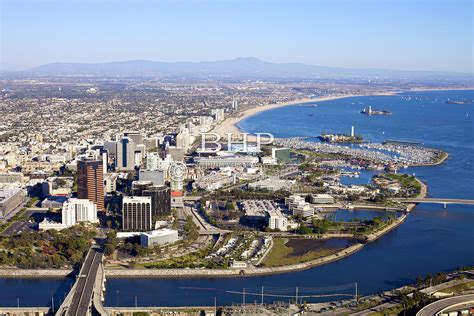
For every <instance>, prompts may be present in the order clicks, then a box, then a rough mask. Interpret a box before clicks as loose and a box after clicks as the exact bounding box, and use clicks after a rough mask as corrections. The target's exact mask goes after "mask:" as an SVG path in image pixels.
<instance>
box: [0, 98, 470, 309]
mask: <svg viewBox="0 0 474 316" xmlns="http://www.w3.org/2000/svg"><path fill="white" fill-rule="evenodd" d="M402 97H404V98H402ZM405 97H411V98H410V99H409V100H407V99H405ZM447 98H450V99H451V100H459V99H463V98H467V99H474V95H473V92H472V91H437V92H418V93H409V94H401V95H400V96H388V97H387V96H380V97H356V98H347V99H340V100H334V101H326V102H318V103H317V104H318V106H317V107H314V106H313V105H311V104H310V105H300V106H291V107H284V108H279V109H275V110H272V111H267V112H263V113H260V114H258V115H256V116H253V117H251V118H249V119H247V120H245V121H243V122H242V123H241V128H242V129H244V130H245V131H247V132H271V133H274V134H275V136H277V137H293V136H317V135H319V134H320V133H321V132H346V133H348V132H350V127H351V126H352V125H354V126H355V128H356V133H360V134H362V135H363V136H364V138H365V139H367V140H371V141H383V140H385V139H399V140H409V141H416V142H420V143H423V144H425V145H427V146H432V147H437V148H441V149H444V150H446V151H447V152H449V154H450V158H449V159H448V160H447V161H446V163H444V164H443V165H441V166H437V167H432V168H409V169H407V170H406V171H405V172H407V173H415V174H416V175H417V177H419V178H420V179H422V180H423V181H425V182H426V183H428V186H429V195H431V196H435V197H446V198H471V199H474V169H473V165H474V134H473V128H474V124H473V123H474V122H473V118H472V117H473V116H474V105H449V104H445V100H446V99H447ZM369 105H372V107H373V108H375V109H385V110H388V111H391V112H392V113H393V115H391V116H373V117H369V116H365V115H362V114H359V111H360V110H362V109H363V108H364V107H367V106H369ZM311 114H312V116H310V115H311ZM370 176H371V175H370V174H367V175H361V178H359V179H360V180H358V179H354V178H348V179H347V181H348V182H347V183H354V181H360V183H361V184H365V183H367V180H368V179H369V178H370ZM344 181H346V180H344ZM473 228H474V207H473V206H463V205H450V206H448V208H447V209H446V210H445V209H443V207H442V206H441V205H430V204H423V205H420V206H418V207H417V208H416V209H415V211H414V212H412V213H411V214H410V215H409V216H408V218H407V220H406V222H405V223H404V224H403V225H401V226H399V227H398V228H397V229H395V230H393V231H392V232H391V233H390V234H387V235H385V236H384V237H382V238H381V239H379V240H377V241H375V242H373V243H370V244H368V245H367V246H366V247H364V248H363V249H362V250H361V251H359V252H357V253H356V254H354V255H352V256H350V257H348V258H345V259H342V260H340V261H337V262H334V263H331V264H327V265H324V266H321V267H315V268H312V269H309V270H305V271H300V272H294V273H287V274H279V275H272V276H262V277H242V278H216V279H209V278H191V279H150V278H143V279H108V281H107V291H106V305H109V306H112V305H128V306H133V305H134V304H135V296H137V300H138V304H139V305H142V306H150V305H168V306H178V305H213V304H214V297H217V302H218V304H223V303H227V304H229V303H232V302H236V303H239V302H241V301H242V295H238V294H228V293H226V292H225V291H226V290H231V291H241V290H242V288H246V291H247V292H249V291H252V290H253V291H256V292H259V291H260V289H261V286H262V285H263V286H265V287H297V286H298V287H313V288H314V287H326V286H335V285H340V284H347V283H351V282H358V286H359V290H360V292H361V293H362V294H370V293H375V292H380V291H384V290H387V289H390V288H393V287H397V286H401V285H404V284H407V283H410V282H413V281H414V279H415V278H416V277H417V276H419V275H426V274H427V273H436V272H439V271H449V270H453V269H455V268H457V267H459V266H464V265H472V264H474V234H473V230H474V229H473ZM70 282H71V280H64V281H62V282H61V281H56V280H54V281H52V280H11V279H0V305H13V306H14V305H16V297H18V296H19V297H20V302H21V303H22V304H23V305H26V304H28V305H48V304H49V302H50V300H51V299H50V298H51V291H53V292H54V294H55V295H56V296H57V297H58V298H59V297H62V296H63V295H64V292H65V291H66V289H67V288H68V287H69V286H70V285H69V283H70ZM189 288H194V289H189ZM197 288H200V289H197ZM254 299H256V300H258V301H259V297H251V296H247V301H248V302H249V301H253V300H254ZM269 301H270V300H269Z"/></svg>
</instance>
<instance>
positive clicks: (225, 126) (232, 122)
mask: <svg viewBox="0 0 474 316" xmlns="http://www.w3.org/2000/svg"><path fill="white" fill-rule="evenodd" d="M397 93H398V92H380V93H374V94H367V95H363V94H344V95H335V96H326V97H319V98H315V99H311V98H304V99H297V100H293V101H288V102H283V103H274V104H266V105H261V106H256V107H252V108H250V109H246V110H244V111H243V112H240V113H238V116H234V117H229V118H226V119H225V120H224V121H223V122H221V123H220V124H218V125H217V126H216V127H214V129H213V130H212V132H214V133H216V134H219V135H220V136H221V137H226V134H228V133H232V134H240V133H242V130H241V129H240V128H239V127H238V126H237V124H238V123H240V122H241V121H243V120H245V119H248V118H249V117H252V116H254V115H257V114H259V113H261V112H265V111H269V110H274V109H278V108H281V107H285V106H292V105H299V104H306V103H316V102H322V101H331V100H338V99H345V98H352V97H363V96H391V95H396V94H397Z"/></svg>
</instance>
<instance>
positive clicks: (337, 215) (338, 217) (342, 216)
mask: <svg viewBox="0 0 474 316" xmlns="http://www.w3.org/2000/svg"><path fill="white" fill-rule="evenodd" d="M327 215H328V218H329V219H331V220H333V221H336V222H350V221H352V220H363V221H364V220H371V219H373V218H374V217H382V218H385V217H389V216H392V215H393V216H397V215H398V213H397V212H390V211H379V210H352V211H349V210H336V211H335V212H332V213H328V214H327Z"/></svg>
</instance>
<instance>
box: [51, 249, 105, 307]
mask: <svg viewBox="0 0 474 316" xmlns="http://www.w3.org/2000/svg"><path fill="white" fill-rule="evenodd" d="M103 256H104V253H103V250H102V249H100V248H99V247H98V246H92V247H91V248H90V249H89V252H88V253H87V255H86V259H85V260H84V263H83V265H82V267H81V270H80V272H79V274H78V275H77V278H76V283H74V286H73V287H72V288H71V291H70V292H69V293H68V295H67V296H66V299H65V300H64V302H63V304H62V305H61V306H60V308H59V309H58V311H57V312H56V316H79V315H80V316H84V315H92V309H95V313H94V314H99V315H106V314H104V312H103V311H104V309H103V307H102V302H101V299H100V298H101V297H102V288H103V286H102V285H103V282H104V280H105V279H104V273H103V264H102V259H103Z"/></svg>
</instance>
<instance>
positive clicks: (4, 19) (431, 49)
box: [0, 0, 474, 72]
mask: <svg viewBox="0 0 474 316" xmlns="http://www.w3.org/2000/svg"><path fill="white" fill-rule="evenodd" d="M0 11H1V22H0V23H1V26H0V27H1V28H0V36H1V38H0V40H1V41H0V45H1V46H0V62H1V63H2V64H10V65H21V66H25V67H26V66H28V67H33V66H37V65H41V64H46V63H52V62H81V63H96V62H110V61H123V60H137V59H146V60H156V61H170V62H172V61H212V60H225V59H233V58H237V57H257V58H260V59H263V60H265V61H269V62H276V63H286V62H299V63H306V64H314V65H321V66H335V67H348V68H380V69H399V70H432V71H454V72H472V71H473V58H474V57H473V15H474V13H473V1H472V0H430V1H428V0H161V1H160V0H148V1H145V0H116V1H113V0H94V1H93V0H62V1H60V0H29V1H28V0H0Z"/></svg>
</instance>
